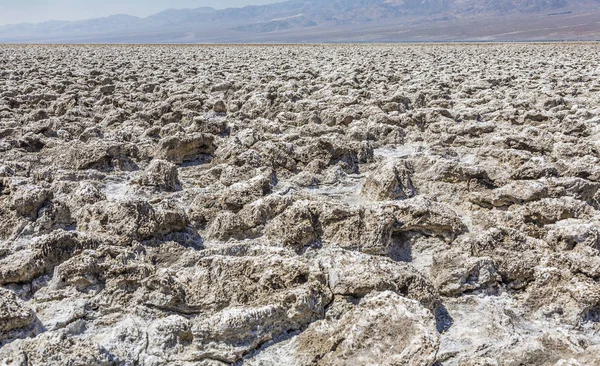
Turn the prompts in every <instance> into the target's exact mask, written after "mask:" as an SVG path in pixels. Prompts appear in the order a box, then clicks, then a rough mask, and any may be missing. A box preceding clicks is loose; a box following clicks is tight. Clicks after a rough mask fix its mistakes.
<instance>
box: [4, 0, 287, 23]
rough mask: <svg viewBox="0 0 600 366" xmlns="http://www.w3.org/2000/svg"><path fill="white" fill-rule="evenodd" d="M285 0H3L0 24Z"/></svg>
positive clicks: (148, 13) (237, 5)
mask: <svg viewBox="0 0 600 366" xmlns="http://www.w3.org/2000/svg"><path fill="white" fill-rule="evenodd" d="M280 1H283V0H0V25H5V24H14V23H24V22H31V23H38V22H43V21H46V20H78V19H88V18H95V17H102V16H107V15H114V14H130V15H136V16H148V15H151V14H155V13H158V12H159V11H161V10H165V9H169V8H198V7H201V6H212V7H213V8H217V9H222V8H229V7H239V6H245V5H262V4H269V3H276V2H280Z"/></svg>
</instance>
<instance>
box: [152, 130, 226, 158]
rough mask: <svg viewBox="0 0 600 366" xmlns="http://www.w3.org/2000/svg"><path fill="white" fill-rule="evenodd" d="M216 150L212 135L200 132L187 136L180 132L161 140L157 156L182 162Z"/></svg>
mask: <svg viewBox="0 0 600 366" xmlns="http://www.w3.org/2000/svg"><path fill="white" fill-rule="evenodd" d="M214 150H215V147H214V145H213V138H212V136H211V135H205V134H201V133H199V134H194V135H191V136H187V135H180V134H178V135H175V136H172V137H165V138H163V139H161V140H160V141H159V143H158V149H157V153H156V156H155V158H158V159H165V160H168V161H171V162H173V163H176V164H181V163H183V162H184V161H189V160H194V159H198V158H201V157H202V156H205V155H210V154H212V152H214Z"/></svg>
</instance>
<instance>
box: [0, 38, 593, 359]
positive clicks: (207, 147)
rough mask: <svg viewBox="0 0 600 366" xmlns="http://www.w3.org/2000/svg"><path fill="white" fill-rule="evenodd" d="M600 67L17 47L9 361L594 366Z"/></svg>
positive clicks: (1, 106) (4, 91)
mask: <svg viewBox="0 0 600 366" xmlns="http://www.w3.org/2000/svg"><path fill="white" fill-rule="evenodd" d="M599 51H600V44H597V43H560V44H557V43H547V44H530V43H523V44H463V45H461V44H428V45H424V44H411V45H386V44H381V45H295V46H290V45H271V46H260V45H247V46H241V45H238V46H223V45H213V46H191V45H190V46H158V45H157V46H136V45H127V46H84V45H70V46H66V45H55V46H38V45H27V46H22V45H14V46H8V45H5V46H0V364H6V365H182V366H183V365H186V366H187V365H225V364H239V365H241V364H248V365H374V364H377V365H445V366H446V365H595V364H600V332H599V331H600V283H599V281H600V252H599V251H600V241H599V240H600V232H599V230H600V211H598V210H599V209H600V205H599V203H598V197H599V194H598V189H599V188H600V164H599V158H600V146H598V144H599V141H600V66H598V55H599V54H600V53H599Z"/></svg>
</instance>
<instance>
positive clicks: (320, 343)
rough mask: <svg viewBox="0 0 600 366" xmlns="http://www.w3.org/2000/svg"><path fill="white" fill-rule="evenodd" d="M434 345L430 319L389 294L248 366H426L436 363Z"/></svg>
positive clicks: (316, 327)
mask: <svg viewBox="0 0 600 366" xmlns="http://www.w3.org/2000/svg"><path fill="white" fill-rule="evenodd" d="M438 344H439V335H438V333H437V331H436V328H435V324H434V322H433V321H432V319H431V313H430V312H429V311H428V310H426V309H424V308H423V307H421V306H420V305H419V304H418V303H417V302H416V301H411V300H407V299H405V298H403V297H401V296H399V295H396V294H395V293H393V292H389V291H388V292H379V293H374V294H372V295H370V296H367V297H366V298H365V299H364V300H363V301H361V302H360V304H359V305H358V306H356V307H355V308H354V309H353V310H351V311H349V312H347V313H346V314H345V315H344V316H343V317H342V318H341V319H340V320H339V321H334V322H331V323H329V322H324V321H320V322H317V323H316V324H314V325H313V326H311V327H310V328H309V329H307V330H306V331H305V332H303V333H302V334H300V335H298V336H297V337H294V338H293V339H292V340H291V342H290V343H288V344H286V345H284V346H282V347H281V348H280V349H278V350H277V351H274V352H272V353H270V354H266V355H264V356H263V354H259V355H258V356H257V357H256V358H254V359H252V358H251V359H250V360H249V361H248V363H249V364H255V365H258V364H263V363H265V362H274V363H285V364H290V365H307V364H313V363H319V364H327V365H345V364H347V363H349V362H351V363H353V364H356V365H368V364H370V363H371V362H373V360H382V361H383V360H385V362H387V363H390V364H395V365H413V364H422V365H428V364H433V363H434V362H435V359H436V353H437V348H438Z"/></svg>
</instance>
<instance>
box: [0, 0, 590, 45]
mask: <svg viewBox="0 0 600 366" xmlns="http://www.w3.org/2000/svg"><path fill="white" fill-rule="evenodd" d="M481 19H485V20H486V21H485V23H483V24H478V25H477V27H476V28H474V29H462V28H464V27H467V25H468V24H471V25H473V24H472V23H473V22H475V23H476V24H477V20H481ZM597 19H600V0H530V1H525V0H290V1H286V2H282V3H275V4H270V5H264V6H247V7H244V8H230V9H224V10H216V9H213V8H207V7H204V8H198V9H179V10H177V9H169V10H165V11H163V12H160V13H158V14H155V15H152V16H149V17H147V18H138V17H134V16H128V15H115V16H110V17H105V18H98V19H90V20H84V21H75V22H58V21H50V22H45V23H40V24H19V25H10V26H4V27H0V42H9V43H11V42H67V43H71V42H92V43H94V42H125V43H130V42H140V43H155V42H166V43H171V42H174V43H176V42H191V43H192V42H265V41H266V42H297V41H299V40H300V39H303V35H307V34H313V36H316V37H314V38H309V39H308V41H311V40H313V41H325V42H327V41H384V40H385V41H412V40H482V39H484V40H487V39H492V40H493V39H498V40H511V39H512V38H511V36H510V35H511V34H513V35H515V36H514V37H513V38H514V39H517V40H518V39H532V40H535V39H540V40H543V39H597V38H599V37H600V23H599V22H598V21H597ZM594 20H596V21H594ZM523 21H525V23H522V22H523ZM445 22H446V23H447V22H452V23H453V24H454V27H455V28H456V27H458V28H461V29H460V30H457V29H453V31H452V32H453V33H450V34H448V33H442V34H440V33H439V32H436V31H435V30H436V27H442V26H448V24H446V23H445ZM502 24H504V28H503V29H498V31H499V33H494V34H489V28H494V27H495V26H497V25H498V26H500V28H502ZM534 25H535V27H540V28H542V29H544V28H545V29H547V31H546V32H545V33H544V32H541V33H540V32H539V31H537V29H538V28H532V27H533V26H534ZM380 26H382V27H386V29H380V28H378V27H380ZM528 26H529V27H528ZM573 27H575V28H576V29H573ZM577 27H579V28H583V29H578V28H577ZM374 28H377V30H376V31H375V30H374ZM392 29H393V30H395V32H397V35H396V36H395V37H394V36H389V35H388V36H386V37H382V36H379V34H381V33H389V30H392ZM561 29H562V30H561ZM315 32H317V33H316V34H315ZM339 32H344V33H346V34H347V37H343V36H342V37H340V35H339V34H337V33H339ZM357 32H358V33H357ZM528 37H529V38H528ZM589 37H591V38H589Z"/></svg>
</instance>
